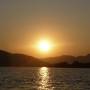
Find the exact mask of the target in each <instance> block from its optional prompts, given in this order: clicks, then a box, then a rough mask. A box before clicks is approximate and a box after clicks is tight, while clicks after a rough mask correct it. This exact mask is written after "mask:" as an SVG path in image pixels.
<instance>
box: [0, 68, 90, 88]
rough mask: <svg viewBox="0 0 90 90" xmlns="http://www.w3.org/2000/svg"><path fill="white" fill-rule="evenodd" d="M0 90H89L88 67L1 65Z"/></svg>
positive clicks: (89, 72)
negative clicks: (20, 66)
mask: <svg viewBox="0 0 90 90" xmlns="http://www.w3.org/2000/svg"><path fill="white" fill-rule="evenodd" d="M0 90H90V69H80V68H76V69H73V68H71V69H69V68H46V67H40V68H37V67H35V68H15V67H13V68H11V67H9V68H8V67H2V68H0Z"/></svg>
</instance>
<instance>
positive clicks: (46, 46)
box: [38, 40, 51, 52]
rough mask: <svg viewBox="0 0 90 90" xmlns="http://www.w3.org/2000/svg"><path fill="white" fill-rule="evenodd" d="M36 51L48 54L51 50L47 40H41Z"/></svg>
mask: <svg viewBox="0 0 90 90" xmlns="http://www.w3.org/2000/svg"><path fill="white" fill-rule="evenodd" d="M38 49H39V50H40V51H42V52H49V51H50V49H51V45H50V42H49V41H47V40H42V41H40V42H39V44H38Z"/></svg>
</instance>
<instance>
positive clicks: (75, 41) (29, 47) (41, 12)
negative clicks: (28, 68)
mask: <svg viewBox="0 0 90 90" xmlns="http://www.w3.org/2000/svg"><path fill="white" fill-rule="evenodd" d="M41 39H42V40H43V39H47V40H48V41H49V42H52V45H53V44H54V45H55V47H53V48H52V49H53V50H52V51H51V52H49V53H47V55H43V56H48V57H49V56H58V55H63V54H70V55H75V56H76V55H85V54H88V53H90V0H0V49H3V50H7V51H10V52H14V53H24V54H28V55H33V56H36V57H41V56H42V53H39V51H38V50H37V49H35V48H34V45H35V44H36V42H38V41H39V40H41Z"/></svg>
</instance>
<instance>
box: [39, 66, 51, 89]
mask: <svg viewBox="0 0 90 90" xmlns="http://www.w3.org/2000/svg"><path fill="white" fill-rule="evenodd" d="M39 74H40V75H39V78H40V81H39V84H40V86H39V87H38V90H49V88H48V87H49V85H48V82H49V78H50V77H49V69H48V68H47V67H41V68H40V69H39Z"/></svg>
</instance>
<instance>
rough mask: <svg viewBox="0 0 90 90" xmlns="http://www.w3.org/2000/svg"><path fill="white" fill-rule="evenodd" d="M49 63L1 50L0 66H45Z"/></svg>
mask: <svg viewBox="0 0 90 90" xmlns="http://www.w3.org/2000/svg"><path fill="white" fill-rule="evenodd" d="M45 65H47V63H44V62H42V61H40V60H39V59H37V58H34V57H32V56H27V55H24V54H12V53H9V52H6V51H2V50H0V66H45Z"/></svg>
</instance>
